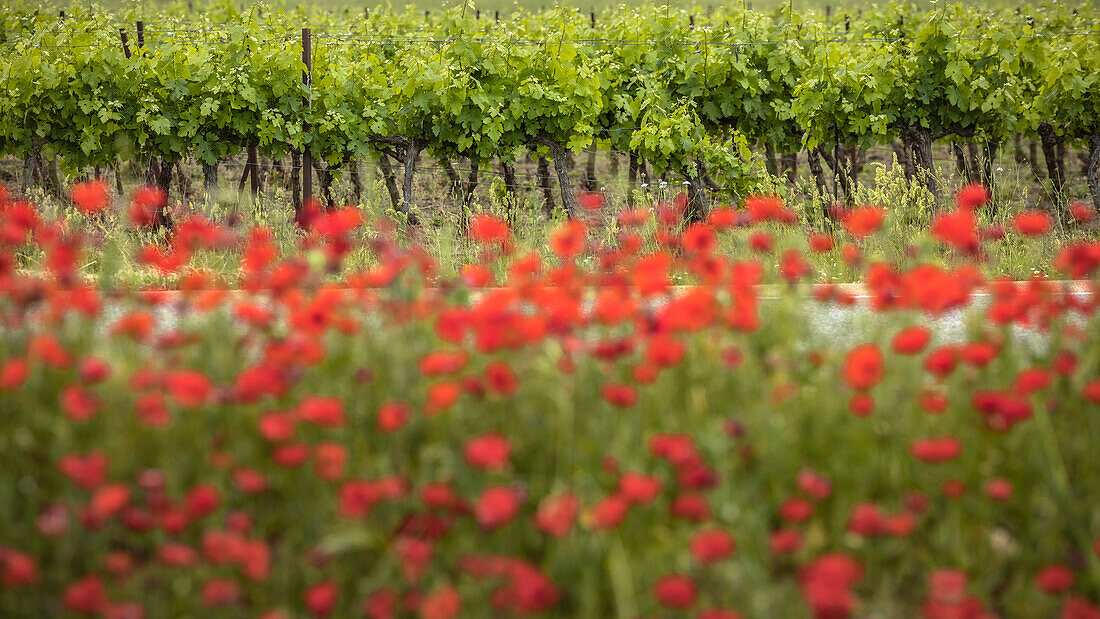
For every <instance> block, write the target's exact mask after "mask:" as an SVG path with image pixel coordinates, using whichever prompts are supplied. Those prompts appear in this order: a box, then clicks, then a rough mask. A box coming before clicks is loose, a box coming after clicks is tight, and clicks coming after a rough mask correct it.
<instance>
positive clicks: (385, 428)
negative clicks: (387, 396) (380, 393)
mask: <svg viewBox="0 0 1100 619" xmlns="http://www.w3.org/2000/svg"><path fill="white" fill-rule="evenodd" d="M411 414H412V412H411V411H410V409H409V405H408V404H405V403H404V402H398V401H395V400H390V401H388V402H383V403H382V405H381V406H379V407H378V416H377V420H376V421H377V425H378V430H379V431H381V432H386V433H389V432H396V431H397V430H400V429H401V428H403V427H404V426H405V424H406V423H408V421H409V416H410V415H411Z"/></svg>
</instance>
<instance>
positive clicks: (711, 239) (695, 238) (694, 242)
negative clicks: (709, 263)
mask: <svg viewBox="0 0 1100 619" xmlns="http://www.w3.org/2000/svg"><path fill="white" fill-rule="evenodd" d="M680 245H681V247H683V248H684V251H686V252H687V253H688V254H689V255H699V254H709V253H710V252H711V251H713V250H714V248H715V247H716V246H717V245H718V239H717V238H716V237H715V236H714V230H712V229H711V228H710V226H707V225H705V224H701V223H693V224H691V225H689V226H688V227H687V229H686V230H684V234H683V236H682V237H681V241H680Z"/></svg>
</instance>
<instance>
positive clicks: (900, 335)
mask: <svg viewBox="0 0 1100 619" xmlns="http://www.w3.org/2000/svg"><path fill="white" fill-rule="evenodd" d="M931 340H932V332H931V331H929V330H928V328H927V327H921V326H912V327H906V328H904V329H902V330H901V331H898V332H897V333H896V334H895V335H894V339H893V340H891V341H890V349H891V350H893V351H894V352H895V353H897V354H899V355H916V354H919V353H921V352H923V351H924V349H925V348H926V347H927V346H928V342H929V341H931Z"/></svg>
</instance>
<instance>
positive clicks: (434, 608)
mask: <svg viewBox="0 0 1100 619" xmlns="http://www.w3.org/2000/svg"><path fill="white" fill-rule="evenodd" d="M419 606H420V608H419V611H420V617H421V618H422V619H452V618H453V617H457V616H458V614H459V613H461V612H462V598H461V597H460V596H459V594H458V591H457V590H456V589H455V588H454V587H451V586H449V585H447V586H443V587H440V588H438V589H436V590H434V591H432V592H431V593H429V594H428V595H426V596H425V597H424V599H423V600H422V601H421V602H420V605H419Z"/></svg>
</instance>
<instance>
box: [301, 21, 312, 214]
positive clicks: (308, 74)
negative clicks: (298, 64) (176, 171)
mask: <svg viewBox="0 0 1100 619" xmlns="http://www.w3.org/2000/svg"><path fill="white" fill-rule="evenodd" d="M302 62H303V63H304V64H305V65H306V70H305V71H303V72H302V83H303V84H305V86H306V97H307V98H306V109H307V110H308V109H310V108H311V107H313V103H312V100H313V93H312V90H313V46H312V41H311V40H310V29H309V28H302ZM302 132H303V134H307V135H308V133H309V124H308V123H306V124H304V125H303V126H302ZM312 199H313V157H312V156H311V155H310V152H309V145H308V144H304V145H303V148H302V204H303V206H304V205H305V204H308V203H309V201H310V200H312ZM298 217H299V221H300V220H301V212H299V213H298Z"/></svg>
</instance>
